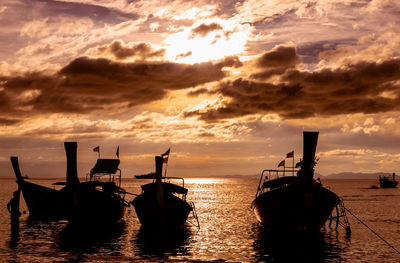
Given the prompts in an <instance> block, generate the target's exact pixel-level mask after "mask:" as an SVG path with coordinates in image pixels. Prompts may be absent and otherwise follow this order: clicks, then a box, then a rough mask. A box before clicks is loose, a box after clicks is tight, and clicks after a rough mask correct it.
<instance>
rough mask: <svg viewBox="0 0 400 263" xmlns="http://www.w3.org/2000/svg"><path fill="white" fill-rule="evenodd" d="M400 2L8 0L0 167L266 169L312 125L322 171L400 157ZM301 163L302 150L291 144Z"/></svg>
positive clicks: (0, 59) (176, 171) (388, 166)
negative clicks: (161, 159) (161, 162)
mask: <svg viewBox="0 0 400 263" xmlns="http://www.w3.org/2000/svg"><path fill="white" fill-rule="evenodd" d="M399 14H400V2H398V1H389V0H370V1H368V0H332V1H328V0H320V1H311V0H310V1H299V0H279V1H278V0H267V1H266V0H263V1H258V0H248V1H245V0H241V1H229V0H221V1H217V0H215V1H213V0H196V1H184V0H181V1H170V0H145V1H144V0H136V1H135V0H116V1H106V0H85V1H77V0H70V1H52V0H41V1H28V0H26V1H23V0H3V1H1V3H0V25H1V26H0V169H1V171H2V172H1V173H0V176H12V175H13V172H12V169H11V164H10V159H9V158H10V156H18V157H19V161H20V166H21V170H22V173H23V174H24V175H28V176H64V175H65V166H66V158H65V151H64V147H63V142H64V141H76V142H78V171H79V175H80V176H85V174H86V173H87V172H89V170H90V168H91V167H92V166H93V165H94V163H95V161H96V159H97V153H96V152H93V151H92V149H93V148H94V147H96V146H98V145H99V146H100V153H101V157H102V158H115V157H116V156H115V153H116V148H117V147H118V146H119V147H120V150H119V153H120V159H121V166H120V167H121V169H122V175H123V177H126V178H130V177H132V176H133V175H136V174H143V173H147V172H151V171H153V170H154V156H155V155H159V154H161V153H163V152H165V151H166V150H167V149H168V148H171V154H170V158H169V163H168V175H170V176H184V177H193V176H196V177H197V176H216V175H218V176H223V175H256V174H259V173H260V172H261V170H263V169H275V168H276V166H277V164H278V163H279V162H280V161H281V160H283V159H285V157H286V154H287V153H288V152H291V151H292V150H294V153H295V161H298V160H299V158H300V157H301V154H302V132H303V131H309V130H310V131H319V132H320V134H319V141H318V147H317V156H318V157H319V162H318V165H317V167H316V171H317V172H318V173H320V174H322V175H328V174H331V173H339V172H346V171H348V172H350V171H351V172H368V173H372V172H381V171H382V172H400V116H399V110H400V103H399V102H400V56H399V55H400V54H399V52H400V34H399V31H400V26H399V22H400V16H399ZM286 162H287V165H291V163H292V160H291V159H287V161H286Z"/></svg>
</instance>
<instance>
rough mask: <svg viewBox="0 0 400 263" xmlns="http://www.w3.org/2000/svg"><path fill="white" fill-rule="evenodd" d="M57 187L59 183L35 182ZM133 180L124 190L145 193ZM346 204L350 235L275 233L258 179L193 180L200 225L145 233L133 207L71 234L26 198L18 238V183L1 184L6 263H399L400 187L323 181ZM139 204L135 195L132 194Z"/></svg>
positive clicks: (330, 230) (328, 230)
mask: <svg viewBox="0 0 400 263" xmlns="http://www.w3.org/2000/svg"><path fill="white" fill-rule="evenodd" d="M30 181H32V182H34V183H38V184H41V185H46V186H51V184H52V183H53V182H55V181H56V179H49V178H46V179H43V178H42V179H36V180H35V179H30ZM142 183H144V182H143V181H140V180H135V179H133V178H129V179H123V181H122V186H123V187H124V188H125V189H126V190H127V191H128V192H132V193H137V194H139V193H140V191H141V190H140V184H142ZM322 183H323V185H324V186H326V187H328V188H329V189H331V190H332V191H334V192H335V193H337V194H338V195H339V196H340V197H341V198H342V199H343V202H344V205H345V207H346V208H347V209H348V211H350V212H351V214H350V213H349V212H348V213H347V217H348V220H349V223H350V226H351V235H347V234H346V231H345V229H344V228H341V227H339V228H338V229H337V230H335V224H334V223H333V224H332V225H331V227H329V224H328V223H327V224H326V227H325V229H324V230H322V231H321V233H314V234H291V233H270V232H269V231H266V230H265V229H264V228H263V226H261V225H260V224H259V223H257V221H256V218H255V216H254V213H253V211H252V209H251V208H250V205H251V202H252V200H253V199H254V197H255V194H256V189H257V185H258V178H255V177H250V178H243V177H241V178H187V179H185V187H187V188H188V190H189V192H188V195H187V200H188V201H193V202H194V203H195V207H196V212H197V214H198V220H199V223H200V228H199V227H197V226H196V220H194V219H193V218H191V219H190V222H188V223H187V225H186V226H185V227H183V228H182V229H179V230H177V231H168V232H166V233H154V232H152V233H148V232H146V231H144V229H142V228H141V225H140V223H139V220H138V218H137V216H136V213H135V210H134V208H133V207H130V208H129V209H128V211H127V213H126V215H125V218H124V221H123V222H122V223H121V224H119V225H118V226H116V227H115V229H114V228H113V229H107V230H104V229H99V230H98V231H95V233H93V232H90V233H87V232H85V231H82V232H73V233H69V232H68V224H67V222H66V221H59V222H47V223H46V222H34V221H30V220H29V219H28V214H29V213H28V211H27V208H26V205H25V202H24V200H23V198H21V212H23V215H22V216H21V219H20V231H19V236H17V237H16V236H12V235H11V231H10V216H9V213H8V211H7V209H6V204H7V203H8V201H9V200H10V198H11V197H12V192H13V191H14V190H16V189H17V185H16V182H15V179H13V178H2V179H0V207H1V213H0V262H380V263H385V262H387V263H389V262H400V254H399V253H398V250H400V206H399V204H400V188H394V189H380V188H378V187H377V185H378V182H377V180H350V179H348V180H343V179H340V180H339V179H322ZM127 199H128V200H130V199H133V196H127Z"/></svg>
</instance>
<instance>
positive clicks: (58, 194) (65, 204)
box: [11, 142, 129, 226]
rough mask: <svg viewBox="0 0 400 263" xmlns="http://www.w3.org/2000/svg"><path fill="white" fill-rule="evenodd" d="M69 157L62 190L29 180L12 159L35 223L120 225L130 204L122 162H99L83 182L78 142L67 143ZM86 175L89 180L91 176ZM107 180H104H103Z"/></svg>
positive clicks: (106, 160)
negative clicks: (42, 221) (123, 178)
mask: <svg viewBox="0 0 400 263" xmlns="http://www.w3.org/2000/svg"><path fill="white" fill-rule="evenodd" d="M64 147H65V151H66V155H67V174H66V182H56V183H53V186H54V187H55V186H57V185H59V186H63V187H62V188H61V189H60V190H57V189H54V188H50V187H46V186H42V185H39V184H35V183H32V182H28V181H26V180H25V179H24V178H23V177H22V175H21V172H20V169H19V164H18V157H15V156H13V157H11V163H12V165H13V168H14V172H15V175H16V177H17V183H18V187H19V188H20V189H21V191H22V194H23V196H24V199H25V202H26V205H27V207H28V210H29V218H30V219H33V220H45V221H47V220H62V219H67V220H68V221H69V222H71V223H73V224H75V225H86V226H88V225H90V226H96V225H100V224H106V223H107V224H108V223H117V222H119V221H120V220H121V219H122V218H123V216H124V213H125V210H126V207H127V206H128V205H129V204H128V202H126V201H125V193H126V192H125V190H124V189H123V188H121V187H120V184H121V170H120V169H118V165H119V163H120V161H119V159H98V160H97V163H96V164H95V166H94V167H93V169H92V170H91V172H90V174H89V175H88V176H89V179H88V178H87V180H86V182H80V181H79V178H78V171H77V143H76V142H65V143H64ZM88 176H87V177H88ZM103 176H104V177H107V179H108V180H101V179H102V177H103Z"/></svg>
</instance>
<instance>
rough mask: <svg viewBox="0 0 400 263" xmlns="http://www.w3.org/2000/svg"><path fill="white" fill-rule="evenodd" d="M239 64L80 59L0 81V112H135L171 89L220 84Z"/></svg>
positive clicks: (234, 60) (231, 60) (231, 61)
mask: <svg viewBox="0 0 400 263" xmlns="http://www.w3.org/2000/svg"><path fill="white" fill-rule="evenodd" d="M240 65H241V63H240V61H239V60H238V59H237V58H234V57H229V58H225V59H223V60H221V61H219V62H204V63H198V64H193V65H188V64H179V63H171V62H157V63H156V62H154V63H146V62H142V63H122V62H113V61H111V60H108V59H104V58H99V59H91V58H88V57H80V58H77V59H75V60H73V61H71V62H70V63H69V64H68V65H66V66H65V67H63V68H62V69H61V70H60V71H59V72H58V73H57V74H54V75H45V74H43V73H40V72H33V73H27V74H25V75H22V76H15V77H2V78H0V80H1V83H2V88H1V90H0V101H1V102H2V103H1V106H0V107H1V109H2V112H3V114H4V115H6V116H8V115H11V117H12V118H13V117H18V116H19V117H21V116H25V115H29V116H32V115H34V114H39V113H89V112H92V111H94V110H103V109H110V107H113V106H115V105H119V107H118V108H119V109H121V108H124V107H133V106H136V105H142V104H146V103H149V102H152V101H156V100H160V99H162V98H164V97H165V96H166V94H167V92H168V91H171V90H180V89H186V88H190V87H195V86H197V85H200V84H204V83H207V82H212V81H217V80H220V79H222V78H224V77H225V76H226V75H227V73H226V72H225V71H224V70H223V68H224V67H237V66H240ZM0 117H1V116H0Z"/></svg>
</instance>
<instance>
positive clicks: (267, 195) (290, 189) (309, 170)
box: [252, 132, 340, 231]
mask: <svg viewBox="0 0 400 263" xmlns="http://www.w3.org/2000/svg"><path fill="white" fill-rule="evenodd" d="M317 138H318V133H316V132H305V133H304V150H303V151H304V153H303V160H302V165H301V169H300V170H299V171H297V176H283V177H279V173H280V172H283V173H284V171H281V170H264V171H263V172H262V174H261V178H260V183H259V186H258V189H257V193H256V198H255V199H254V201H253V202H252V208H253V210H254V213H255V215H256V218H257V220H258V221H259V222H260V223H262V224H264V225H265V226H267V227H270V228H274V229H281V230H289V231H292V230H295V231H319V230H320V229H321V227H323V226H324V224H325V222H326V221H327V220H328V218H329V216H330V215H331V213H332V210H333V209H334V208H335V207H336V206H337V205H338V204H339V203H340V198H339V197H338V196H337V195H336V194H335V193H334V192H332V191H330V190H329V189H327V188H325V187H323V186H322V184H321V182H320V181H317V180H315V179H314V178H313V172H314V169H313V167H314V165H315V162H314V159H315V151H316V144H317ZM291 168H293V169H294V168H295V167H291ZM293 171H294V170H293ZM265 173H268V174H265ZM272 174H276V176H277V178H276V179H272V178H271V177H272Z"/></svg>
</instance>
